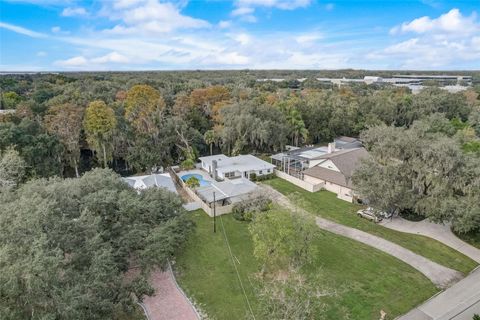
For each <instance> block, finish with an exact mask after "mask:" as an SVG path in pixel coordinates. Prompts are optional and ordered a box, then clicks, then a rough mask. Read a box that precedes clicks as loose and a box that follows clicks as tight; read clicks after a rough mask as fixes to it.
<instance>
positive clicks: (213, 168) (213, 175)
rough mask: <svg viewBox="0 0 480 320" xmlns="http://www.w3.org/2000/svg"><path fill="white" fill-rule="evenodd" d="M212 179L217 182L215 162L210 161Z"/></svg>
mask: <svg viewBox="0 0 480 320" xmlns="http://www.w3.org/2000/svg"><path fill="white" fill-rule="evenodd" d="M211 175H212V178H213V179H214V180H215V181H217V160H212V172H211Z"/></svg>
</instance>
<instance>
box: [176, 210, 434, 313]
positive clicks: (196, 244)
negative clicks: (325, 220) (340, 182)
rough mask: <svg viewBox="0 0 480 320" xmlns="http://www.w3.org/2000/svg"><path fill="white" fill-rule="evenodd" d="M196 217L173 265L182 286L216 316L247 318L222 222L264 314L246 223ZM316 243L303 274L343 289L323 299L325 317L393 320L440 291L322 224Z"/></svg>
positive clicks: (256, 307) (254, 306) (243, 276)
mask: <svg viewBox="0 0 480 320" xmlns="http://www.w3.org/2000/svg"><path fill="white" fill-rule="evenodd" d="M192 219H193V220H194V221H195V223H196V225H197V228H196V230H195V232H194V234H192V236H191V237H190V239H189V241H188V243H187V246H186V248H185V250H183V251H182V253H181V254H180V255H179V256H178V257H177V261H176V264H175V270H176V273H177V279H178V281H179V283H180V285H181V286H182V288H183V289H184V290H185V291H186V293H187V294H188V295H189V296H190V297H192V298H193V299H194V300H195V301H196V303H199V304H200V305H201V308H202V309H203V310H204V311H205V312H207V314H208V315H209V316H210V317H212V318H214V319H217V320H222V319H244V317H245V315H247V314H248V313H249V308H248V306H247V303H246V299H245V297H244V295H243V290H242V288H241V287H240V284H239V280H238V278H237V274H236V272H235V268H234V266H233V262H232V260H231V258H230V255H229V250H228V247H227V245H226V243H225V240H224V238H223V233H222V232H223V230H222V224H221V221H223V224H224V226H225V231H226V234H227V236H228V240H229V243H230V246H231V250H232V253H233V255H234V257H235V258H234V259H235V263H236V266H237V268H238V271H239V274H240V278H241V280H242V282H243V286H244V289H245V293H246V296H247V297H248V300H249V302H250V304H251V308H252V310H253V313H254V315H255V317H256V319H262V318H261V317H260V316H259V304H258V301H257V298H256V294H255V289H254V288H255V287H257V286H258V285H259V282H258V280H257V278H256V273H257V272H258V271H259V269H260V266H259V264H258V262H257V261H256V260H255V258H254V257H253V245H252V241H251V238H250V234H249V231H248V223H246V222H239V221H237V220H235V219H233V217H232V216H231V215H226V216H222V217H221V218H219V219H218V220H217V222H218V225H217V226H218V229H217V233H215V234H214V233H213V220H212V218H209V217H208V216H207V215H206V214H205V213H203V212H202V211H196V212H194V213H192ZM314 245H315V246H316V248H317V250H316V252H317V254H316V256H315V259H314V260H313V262H312V263H311V264H310V265H307V266H305V267H304V269H303V272H304V273H305V276H306V277H307V278H308V276H309V275H310V276H311V275H314V274H322V279H324V280H323V281H325V282H326V283H328V286H329V287H330V288H336V289H338V290H339V293H338V296H335V297H331V298H326V299H325V303H326V306H327V308H326V311H325V317H324V318H322V319H335V320H337V319H344V315H345V313H347V314H349V315H350V319H375V320H377V319H378V318H379V315H380V313H379V312H380V310H381V309H383V310H385V311H386V312H387V314H388V319H393V318H394V317H395V316H398V315H400V314H402V313H405V312H407V311H408V310H410V309H411V308H412V307H414V306H415V305H418V304H419V303H421V302H422V301H424V300H425V299H427V298H429V297H430V296H432V295H433V294H434V293H435V292H436V288H435V287H434V285H433V284H432V283H431V282H430V281H429V280H428V279H427V278H425V277H424V276H423V275H422V274H421V273H419V272H417V271H416V270H415V269H413V268H411V267H410V266H409V265H407V264H405V263H403V262H401V261H399V260H397V259H395V258H393V257H391V256H389V255H387V254H384V253H383V252H380V251H378V250H375V249H372V248H370V247H368V246H365V245H363V244H361V243H358V242H356V241H353V240H350V239H347V238H344V237H340V236H337V235H334V234H332V233H329V232H324V231H322V230H320V229H319V230H318V235H317V237H316V239H315V240H314ZM319 318H321V317H320V315H319Z"/></svg>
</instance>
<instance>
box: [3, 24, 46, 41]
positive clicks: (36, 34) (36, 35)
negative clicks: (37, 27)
mask: <svg viewBox="0 0 480 320" xmlns="http://www.w3.org/2000/svg"><path fill="white" fill-rule="evenodd" d="M0 28H4V29H7V30H10V31H13V32H16V33H19V34H23V35H25V36H29V37H32V38H45V37H47V35H46V34H43V33H41V32H36V31H32V30H30V29H27V28H24V27H20V26H16V25H13V24H9V23H5V22H0Z"/></svg>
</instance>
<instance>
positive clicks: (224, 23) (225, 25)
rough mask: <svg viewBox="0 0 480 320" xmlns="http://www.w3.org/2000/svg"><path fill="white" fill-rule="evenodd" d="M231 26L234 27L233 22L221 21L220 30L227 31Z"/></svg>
mask: <svg viewBox="0 0 480 320" xmlns="http://www.w3.org/2000/svg"><path fill="white" fill-rule="evenodd" d="M231 26H232V21H230V20H221V21H220V22H219V23H218V27H219V28H220V29H227V28H230V27H231Z"/></svg>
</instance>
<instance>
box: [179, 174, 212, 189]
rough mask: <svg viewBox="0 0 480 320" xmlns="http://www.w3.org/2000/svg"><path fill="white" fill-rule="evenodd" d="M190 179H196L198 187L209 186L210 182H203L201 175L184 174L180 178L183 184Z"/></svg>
mask: <svg viewBox="0 0 480 320" xmlns="http://www.w3.org/2000/svg"><path fill="white" fill-rule="evenodd" d="M191 177H195V178H197V179H198V182H200V187H204V186H209V185H210V181H207V180H204V179H203V176H202V175H201V174H198V173H189V174H184V175H183V176H182V180H183V181H184V182H186V181H187V180H188V179H190V178H191Z"/></svg>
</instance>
